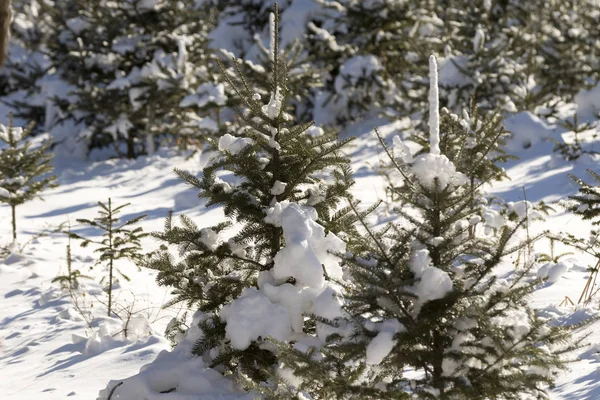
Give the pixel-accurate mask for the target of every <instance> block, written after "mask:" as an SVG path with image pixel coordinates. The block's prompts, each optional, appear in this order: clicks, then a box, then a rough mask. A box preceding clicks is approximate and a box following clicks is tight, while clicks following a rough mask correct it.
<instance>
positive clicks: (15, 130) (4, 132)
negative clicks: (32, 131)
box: [0, 124, 25, 143]
mask: <svg viewBox="0 0 600 400" xmlns="http://www.w3.org/2000/svg"><path fill="white" fill-rule="evenodd" d="M9 129H10V132H9ZM24 134H25V131H24V130H23V128H21V127H18V126H14V127H12V128H9V127H6V126H4V125H2V124H0V139H1V140H2V141H4V142H6V143H9V142H10V136H11V135H12V138H13V140H14V141H16V142H18V141H20V140H23V136H24Z"/></svg>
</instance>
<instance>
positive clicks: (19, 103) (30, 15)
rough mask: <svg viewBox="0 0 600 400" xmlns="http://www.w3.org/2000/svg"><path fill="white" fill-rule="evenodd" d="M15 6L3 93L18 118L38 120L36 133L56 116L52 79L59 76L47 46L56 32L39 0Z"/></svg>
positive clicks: (0, 84)
mask: <svg viewBox="0 0 600 400" xmlns="http://www.w3.org/2000/svg"><path fill="white" fill-rule="evenodd" d="M12 9H13V14H14V17H13V21H12V25H11V32H12V36H11V41H10V57H9V58H8V60H7V62H6V64H5V65H4V67H3V68H2V70H1V71H0V96H2V101H3V102H4V103H6V104H7V105H8V106H9V107H10V109H11V110H13V114H14V116H15V118H17V119H20V120H24V121H30V122H32V123H35V125H33V127H32V135H33V134H37V133H40V132H41V131H42V130H45V131H47V130H48V129H47V128H48V127H49V125H47V124H46V120H47V119H54V117H53V115H52V114H53V111H54V110H53V105H52V104H51V101H50V97H52V95H53V94H54V93H53V90H52V87H51V82H52V81H53V80H54V81H56V79H57V77H56V74H55V72H54V70H53V68H52V63H51V62H50V60H49V58H48V57H47V47H46V44H47V43H48V42H49V41H50V40H51V39H50V38H51V37H52V32H51V31H50V30H49V29H48V26H49V25H48V22H49V20H48V16H47V15H46V14H44V13H40V11H41V6H40V4H39V2H38V1H37V0H32V1H27V2H25V1H14V2H13V4H12ZM49 122H51V121H49Z"/></svg>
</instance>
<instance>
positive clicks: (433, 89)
mask: <svg viewBox="0 0 600 400" xmlns="http://www.w3.org/2000/svg"><path fill="white" fill-rule="evenodd" d="M439 103H440V100H439V94H438V73H437V60H436V59H435V56H433V55H432V56H430V57H429V148H430V150H429V152H430V153H431V154H440V104H439Z"/></svg>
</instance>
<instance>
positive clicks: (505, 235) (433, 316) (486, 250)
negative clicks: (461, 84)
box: [259, 58, 585, 400]
mask: <svg viewBox="0 0 600 400" xmlns="http://www.w3.org/2000/svg"><path fill="white" fill-rule="evenodd" d="M430 67H431V73H432V75H433V74H435V73H436V71H435V67H436V64H435V60H434V59H433V58H432V59H431V61H430ZM432 82H435V79H432ZM435 92H436V88H434V87H432V88H431V98H430V107H432V108H435V107H437V101H436V100H437V99H436V98H435ZM439 123H440V120H439V119H438V118H437V112H436V110H435V109H431V110H430V120H429V125H430V126H429V130H430V131H429V149H430V150H429V152H427V153H421V154H419V155H416V156H415V157H413V155H412V154H411V153H410V151H409V150H407V149H406V148H405V150H406V152H404V153H402V154H401V156H400V157H395V158H393V159H392V163H393V165H394V166H395V168H396V169H397V171H398V172H399V173H400V174H401V175H402V176H403V180H402V181H401V182H398V184H394V185H392V187H391V190H392V191H393V193H394V195H395V198H396V199H397V201H398V203H397V204H398V207H397V208H396V212H397V213H398V215H399V220H398V221H397V222H394V223H390V224H389V225H388V226H386V227H385V228H383V229H380V230H376V229H374V228H373V227H372V226H370V225H369V224H368V223H367V221H366V220H365V218H364V216H363V215H359V220H360V224H361V225H362V228H363V229H362V232H363V233H362V234H360V235H358V236H357V237H356V238H354V239H353V243H356V244H355V245H353V248H352V249H350V250H352V251H353V253H354V254H353V255H352V256H350V257H347V259H346V262H347V265H348V267H347V268H348V274H349V275H350V276H351V279H350V282H351V283H349V284H345V285H344V291H343V292H342V293H343V296H344V299H345V303H344V304H343V306H344V312H345V315H344V316H343V317H342V318H340V319H338V321H337V322H336V325H338V326H340V325H343V322H345V323H346V324H349V326H351V327H352V329H347V330H346V331H345V332H342V333H341V334H337V335H332V336H330V337H329V341H328V343H327V344H326V345H324V346H320V347H319V346H316V347H313V348H310V349H307V348H306V347H297V346H296V347H291V346H289V345H287V344H280V345H279V350H280V352H279V360H280V362H281V364H282V366H283V368H286V369H287V370H288V371H291V372H289V373H287V374H286V375H285V376H286V377H287V378H288V379H281V378H280V377H279V378H280V379H279V385H278V387H277V388H276V389H271V388H269V387H265V388H263V389H260V388H259V390H261V391H263V392H264V393H266V395H267V398H273V399H286V398H288V399H292V398H294V399H296V398H298V397H302V396H304V397H303V398H306V397H307V396H310V397H309V398H311V399H313V400H321V399H344V400H347V399H409V398H418V399H443V400H450V399H453V400H454V399H456V400H458V399H482V400H483V399H514V400H516V399H522V398H524V396H530V397H531V398H536V399H546V398H547V396H548V392H547V388H548V386H549V385H552V384H553V381H554V376H555V373H556V372H557V371H559V370H561V369H563V368H564V367H565V365H566V363H567V362H568V360H567V358H566V357H565V353H568V352H569V351H572V350H574V349H576V348H578V347H579V346H580V343H581V340H582V338H581V337H579V338H578V337H576V336H573V333H574V330H575V329H576V328H578V327H581V326H582V325H584V324H585V322H584V323H583V324H580V325H577V326H571V327H565V326H556V325H555V324H552V323H551V322H550V321H548V320H546V319H545V318H542V317H540V316H539V315H538V314H537V313H536V311H535V310H534V309H532V308H531V306H530V305H529V304H528V301H527V296H528V295H530V294H531V293H532V292H533V291H534V290H535V286H536V285H537V283H538V281H537V280H532V279H529V278H528V272H529V271H530V270H531V267H532V265H533V263H530V264H529V265H526V267H525V268H523V269H522V270H518V271H515V272H513V273H512V274H511V275H510V276H508V277H503V276H500V275H497V272H496V271H497V270H496V269H497V267H499V265H500V264H501V263H502V262H503V261H504V260H505V258H506V256H507V255H509V254H512V253H514V252H515V251H517V250H518V249H520V248H523V246H526V245H527V244H528V243H523V242H519V241H518V240H517V239H516V236H515V233H516V232H518V231H519V229H520V228H521V227H522V226H523V225H524V224H525V223H526V220H525V219H518V220H517V221H511V220H505V221H504V223H503V224H502V225H501V226H500V227H499V231H498V234H497V235H489V234H486V233H485V229H483V228H484V226H485V224H486V223H487V221H485V220H484V218H483V216H484V212H485V210H486V206H485V203H486V202H485V198H484V196H483V194H482V193H481V191H480V189H479V187H480V186H481V184H482V183H483V182H486V181H489V179H491V177H487V178H486V180H484V179H480V178H477V179H476V185H475V186H474V187H473V186H472V185H471V184H470V182H469V179H468V174H469V173H471V174H472V173H473V172H472V171H468V170H464V171H460V170H459V169H458V167H457V166H456V165H455V164H454V161H455V160H460V155H459V154H458V153H456V152H448V153H447V151H446V150H447V149H446V148H445V147H444V146H440V147H438V145H439V144H440V143H443V140H440V139H441V138H440V137H439V133H440V132H442V133H443V134H445V133H446V128H445V126H444V125H442V126H439ZM500 129H501V128H500ZM395 142H396V145H397V146H399V145H402V144H403V143H402V141H401V140H400V139H397V140H396V141H395ZM381 143H382V144H383V145H384V146H385V142H384V141H383V140H381ZM404 146H406V145H405V144H404ZM385 150H386V152H388V154H391V150H390V149H388V148H387V147H385ZM450 157H452V158H450ZM478 157H479V158H480V159H482V157H484V156H483V155H480V156H478ZM478 161H481V160H478ZM465 165H466V164H463V166H465ZM472 165H477V162H475V163H473V164H472ZM474 200H475V201H474ZM472 227H474V228H475V229H474V231H473V230H472V229H471V228H472ZM407 370H410V371H411V374H410V375H406V372H407ZM290 376H293V379H291V380H290V379H289V377H290Z"/></svg>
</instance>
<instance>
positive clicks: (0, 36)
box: [0, 0, 12, 65]
mask: <svg viewBox="0 0 600 400" xmlns="http://www.w3.org/2000/svg"><path fill="white" fill-rule="evenodd" d="M10 2H11V0H0V65H2V64H4V62H5V61H6V57H7V55H8V43H9V40H10V17H11V14H12V13H11V7H10Z"/></svg>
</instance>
